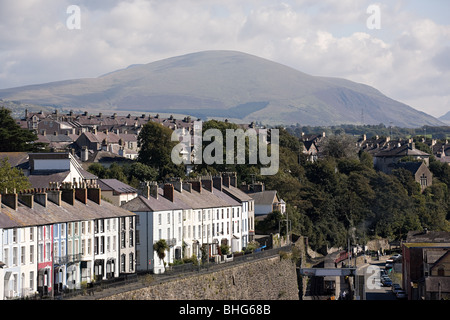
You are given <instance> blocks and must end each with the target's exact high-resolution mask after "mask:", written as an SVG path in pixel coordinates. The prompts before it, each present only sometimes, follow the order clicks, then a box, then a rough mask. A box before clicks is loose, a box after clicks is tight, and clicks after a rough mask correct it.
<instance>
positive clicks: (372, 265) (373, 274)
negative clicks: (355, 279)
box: [358, 256, 397, 300]
mask: <svg viewBox="0 0 450 320" xmlns="http://www.w3.org/2000/svg"><path fill="white" fill-rule="evenodd" d="M388 258H389V257H388V256H384V257H381V258H380V260H379V261H377V260H371V259H370V258H368V262H367V263H365V264H363V265H361V266H358V274H366V278H365V279H366V283H365V290H366V300H397V298H396V297H395V294H394V293H393V292H392V290H391V287H390V286H389V287H383V286H382V284H381V282H380V276H379V272H377V271H378V270H377V268H379V269H380V270H381V269H383V270H384V266H385V261H386V259H388Z"/></svg>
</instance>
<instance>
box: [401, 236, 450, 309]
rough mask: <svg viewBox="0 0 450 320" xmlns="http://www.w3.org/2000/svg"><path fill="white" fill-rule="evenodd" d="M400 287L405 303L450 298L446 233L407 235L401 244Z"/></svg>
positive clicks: (449, 250)
mask: <svg viewBox="0 0 450 320" xmlns="http://www.w3.org/2000/svg"><path fill="white" fill-rule="evenodd" d="M402 259H403V261H402V279H403V288H404V289H405V290H406V292H407V294H408V299H409V300H442V299H448V298H449V297H450V268H449V267H448V263H449V262H450V233H449V232H444V231H427V230H425V231H424V232H421V231H414V232H409V233H408V236H407V239H406V241H405V242H404V243H403V244H402Z"/></svg>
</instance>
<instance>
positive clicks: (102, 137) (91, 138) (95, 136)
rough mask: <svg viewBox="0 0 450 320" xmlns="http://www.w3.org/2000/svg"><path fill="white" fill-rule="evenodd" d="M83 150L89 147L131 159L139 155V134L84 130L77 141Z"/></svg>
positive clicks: (94, 150) (92, 149)
mask: <svg viewBox="0 0 450 320" xmlns="http://www.w3.org/2000/svg"><path fill="white" fill-rule="evenodd" d="M75 144H76V145H77V147H78V148H79V149H81V150H83V148H87V149H88V150H91V151H93V152H96V151H100V150H101V151H107V152H111V153H114V154H118V155H120V156H122V157H125V158H129V159H136V158H137V156H138V151H139V148H138V145H137V135H134V134H118V133H114V132H110V131H108V130H105V131H104V132H98V131H97V130H93V132H83V133H82V134H81V135H80V136H79V137H78V139H77V140H76V141H75Z"/></svg>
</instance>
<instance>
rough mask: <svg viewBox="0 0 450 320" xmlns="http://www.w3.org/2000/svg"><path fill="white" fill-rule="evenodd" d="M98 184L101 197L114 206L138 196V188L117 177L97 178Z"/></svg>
mask: <svg viewBox="0 0 450 320" xmlns="http://www.w3.org/2000/svg"><path fill="white" fill-rule="evenodd" d="M98 186H99V188H100V189H101V190H102V197H104V198H106V199H107V200H109V201H111V203H112V204H114V205H115V206H119V207H120V206H121V205H123V204H125V203H127V202H128V201H130V200H133V199H134V198H136V197H137V196H138V190H137V189H135V188H133V187H131V186H129V185H127V184H126V183H123V182H122V181H119V180H117V179H99V180H98Z"/></svg>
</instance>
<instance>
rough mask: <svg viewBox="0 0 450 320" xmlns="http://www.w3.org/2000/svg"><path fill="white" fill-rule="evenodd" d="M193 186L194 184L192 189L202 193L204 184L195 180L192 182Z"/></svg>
mask: <svg viewBox="0 0 450 320" xmlns="http://www.w3.org/2000/svg"><path fill="white" fill-rule="evenodd" d="M191 184H192V189H194V190H195V191H197V192H198V193H202V183H201V182H200V181H198V180H194V181H192V182H191Z"/></svg>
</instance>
